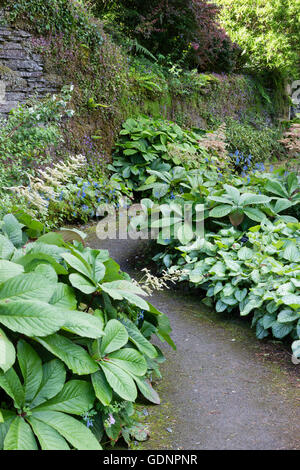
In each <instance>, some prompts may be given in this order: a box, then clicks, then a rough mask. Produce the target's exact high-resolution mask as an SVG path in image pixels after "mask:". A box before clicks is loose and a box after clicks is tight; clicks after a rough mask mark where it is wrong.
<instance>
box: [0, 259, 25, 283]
mask: <svg viewBox="0 0 300 470" xmlns="http://www.w3.org/2000/svg"><path fill="white" fill-rule="evenodd" d="M22 272H24V268H23V266H20V265H19V264H16V263H12V262H11V261H7V260H5V259H1V260H0V283H1V282H4V281H7V279H10V278H11V277H15V276H17V275H18V274H21V273H22Z"/></svg>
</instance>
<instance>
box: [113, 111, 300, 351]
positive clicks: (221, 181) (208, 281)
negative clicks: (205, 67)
mask: <svg viewBox="0 0 300 470" xmlns="http://www.w3.org/2000/svg"><path fill="white" fill-rule="evenodd" d="M142 122H145V121H144V120H142ZM130 123H131V124H132V127H130V126H128V125H127V124H126V123H125V125H124V130H123V131H121V138H120V140H119V142H118V144H117V147H116V149H117V150H116V153H115V159H116V162H115V163H114V168H117V169H119V168H120V170H119V174H120V176H122V178H123V179H128V180H129V185H130V187H132V188H133V189H134V191H135V195H136V196H137V197H141V203H142V205H143V209H144V212H145V214H146V217H144V218H143V215H139V216H138V217H136V218H135V220H134V222H132V223H134V224H135V226H140V228H146V227H148V225H149V229H152V230H153V229H155V230H156V232H157V234H156V237H157V238H156V244H157V245H156V248H155V256H154V257H153V261H154V262H155V263H156V264H157V266H158V269H159V270H160V271H163V270H165V269H168V270H169V273H170V275H171V274H172V272H174V273H176V276H177V275H178V270H181V276H180V280H181V281H185V282H188V283H189V285H190V286H191V287H194V288H201V290H202V291H203V297H204V298H205V299H206V300H205V301H206V302H209V303H210V304H211V305H214V306H215V308H216V310H217V311H218V312H223V311H226V312H228V313H230V312H231V311H238V312H239V313H240V315H242V316H246V315H249V316H251V317H252V326H255V328H256V334H257V337H258V338H260V339H262V338H264V337H267V336H269V335H271V336H273V337H275V338H277V339H282V338H285V337H288V338H289V340H290V341H291V342H292V349H293V352H294V354H295V355H296V356H299V354H300V351H299V344H300V343H299V333H300V330H299V328H300V297H299V295H298V289H299V279H300V277H299V276H300V271H299V260H300V258H299V256H300V245H299V242H300V239H299V228H300V225H299V220H298V219H297V216H296V214H297V211H298V208H299V204H300V193H299V176H298V175H297V174H296V173H293V172H287V171H285V170H284V169H277V170H274V168H272V166H269V167H268V168H265V166H264V164H263V163H257V162H256V163H255V161H253V158H252V155H248V156H244V155H243V154H242V153H241V152H239V151H235V152H234V154H230V152H229V149H228V148H227V150H226V146H225V147H224V146H223V147H220V145H221V144H220V142H218V146H217V147H216V144H214V145H210V146H209V145H208V142H210V143H211V142H214V140H215V138H212V139H211V140H209V139H207V136H206V134H202V135H201V134H198V137H197V138H196V139H194V141H191V142H190V145H191V146H193V147H194V151H191V149H190V148H189V147H186V148H184V147H181V149H180V152H179V153H180V154H181V156H180V159H178V160H175V161H173V160H172V159H169V161H168V164H169V166H168V168H167V169H164V168H163V165H162V162H164V158H165V155H167V158H168V153H167V149H166V148H162V146H161V144H158V145H157V147H156V144H155V143H154V144H152V143H150V145H149V143H148V141H147V145H145V147H141V146H140V142H139V139H141V138H143V137H146V139H149V135H148V134H147V131H146V133H145V134H144V135H143V134H142V132H143V131H142V132H141V131H140V128H139V125H138V122H137V121H131V122H130ZM151 123H152V122H151ZM169 125H170V123H168V126H169ZM150 129H151V127H150ZM140 132H141V133H140ZM153 134H154V136H155V137H154V138H155V139H157V138H158V137H159V136H160V130H159V128H158V127H156V128H155V132H154V133H153V131H151V132H150V135H151V139H153ZM219 140H220V139H219ZM223 144H224V141H223ZM152 145H154V152H153V153H152V151H151V149H152ZM172 145H173V143H172ZM127 148H128V149H129V150H127ZM216 148H217V150H216ZM220 148H222V149H223V153H224V154H225V155H223V158H222V159H221V158H220V153H221V152H220ZM218 150H219V151H218ZM120 151H121V152H122V156H121V157H120V156H119V155H120ZM148 151H149V152H150V155H151V156H152V155H153V161H154V164H157V165H158V163H159V165H162V166H161V167H159V166H158V168H157V169H155V170H154V169H151V167H150V165H148V163H147V162H145V160H146V158H147V152H148ZM185 152H186V154H187V155H189V157H190V158H187V159H186V160H185V157H184V153H185ZM144 154H145V156H146V158H145V160H144V161H143V159H142V158H141V156H142V155H143V156H144ZM132 155H133V156H136V157H135V158H136V159H137V158H140V160H139V161H141V162H143V163H142V165H143V166H142V173H141V171H140V169H139V167H138V166H136V171H134V172H133V173H132V172H131V170H130V169H131V168H132ZM193 155H196V162H197V163H196V167H197V168H194V167H193V162H194V160H193ZM218 155H219V158H218ZM246 155H247V154H246ZM226 156H227V157H229V158H226ZM136 161H137V160H136ZM186 162H188V163H189V164H186ZM119 165H120V166H119ZM123 172H124V173H123ZM140 174H142V177H141V178H140V179H141V180H143V183H142V184H141V185H140V186H139V187H137V186H138V181H139V176H140ZM147 175H148V176H147ZM186 202H189V203H191V204H192V217H191V221H190V223H189V224H185V225H184V226H183V225H182V222H183V208H184V204H185V203H186ZM158 204H160V205H161V206H160V207H163V210H162V211H161V215H160V218H159V219H156V218H155V217H154V221H153V219H151V217H149V216H150V215H151V214H154V213H155V211H157V207H158ZM199 204H202V205H203V212H202V213H201V214H199V212H197V205H199ZM199 217H202V218H203V220H204V222H205V235H204V237H203V236H200V235H198V236H197V232H196V224H197V222H199ZM166 227H167V228H168V229H170V231H168V236H166V235H165V233H166V232H165V228H166ZM195 233H196V235H195Z"/></svg>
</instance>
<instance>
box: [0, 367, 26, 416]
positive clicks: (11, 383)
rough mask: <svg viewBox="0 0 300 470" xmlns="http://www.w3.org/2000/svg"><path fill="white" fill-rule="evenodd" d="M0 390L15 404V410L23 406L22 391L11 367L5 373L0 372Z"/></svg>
mask: <svg viewBox="0 0 300 470" xmlns="http://www.w3.org/2000/svg"><path fill="white" fill-rule="evenodd" d="M0 388H3V390H4V391H5V392H6V393H7V395H9V396H10V397H11V398H12V399H13V400H14V403H15V408H22V406H23V405H24V401H25V400H24V389H23V387H22V384H21V382H20V379H19V377H18V376H17V374H16V372H15V370H14V369H13V368H12V367H11V368H10V369H9V370H8V371H7V372H5V373H4V372H0Z"/></svg>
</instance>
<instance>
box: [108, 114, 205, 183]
mask: <svg viewBox="0 0 300 470" xmlns="http://www.w3.org/2000/svg"><path fill="white" fill-rule="evenodd" d="M122 127H123V128H122V130H121V131H120V138H119V140H118V141H117V143H116V145H115V152H114V154H113V164H112V165H110V167H109V168H110V169H111V170H112V171H114V172H116V174H118V175H119V176H121V177H122V178H123V179H124V178H125V179H126V181H127V185H128V187H129V188H130V189H133V190H136V189H138V187H139V186H140V185H141V183H143V182H145V184H149V183H150V182H149V181H147V180H146V178H147V173H149V170H153V171H158V172H163V171H164V172H168V171H169V170H170V169H171V168H172V167H174V166H175V165H179V164H180V163H182V162H183V160H184V156H183V160H182V159H181V154H183V155H184V154H185V153H186V152H187V153H188V154H189V155H190V156H191V155H193V157H192V159H193V160H194V162H197V161H198V162H199V161H200V160H201V159H202V158H203V156H204V155H206V152H205V150H204V149H203V148H202V147H201V146H200V135H199V134H197V133H196V132H193V131H189V130H183V129H181V128H180V127H179V126H178V125H177V124H175V123H172V122H168V121H163V120H155V119H151V118H146V117H142V116H140V117H139V118H137V119H132V118H130V119H127V121H126V122H125V123H124V124H123V126H122ZM199 132H200V133H201V131H200V130H199ZM187 163H188V164H189V162H187ZM145 180H146V181H145Z"/></svg>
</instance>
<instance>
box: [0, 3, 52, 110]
mask: <svg viewBox="0 0 300 470" xmlns="http://www.w3.org/2000/svg"><path fill="white" fill-rule="evenodd" d="M2 16H3V10H1V8H0V18H1V17H2ZM31 37H32V35H31V34H30V33H28V32H27V31H24V30H21V29H17V28H14V27H13V26H10V25H3V24H1V25H0V115H1V114H3V115H6V114H7V113H8V112H9V111H10V110H11V109H12V108H15V107H17V105H18V103H23V102H24V101H26V100H27V99H28V98H31V97H32V96H37V97H42V96H45V95H46V94H48V93H57V91H58V89H59V88H60V85H61V79H60V78H58V77H57V76H56V75H47V74H46V73H44V64H43V60H42V57H41V55H40V54H38V53H36V52H34V51H32V46H31V41H30V38H31Z"/></svg>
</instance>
